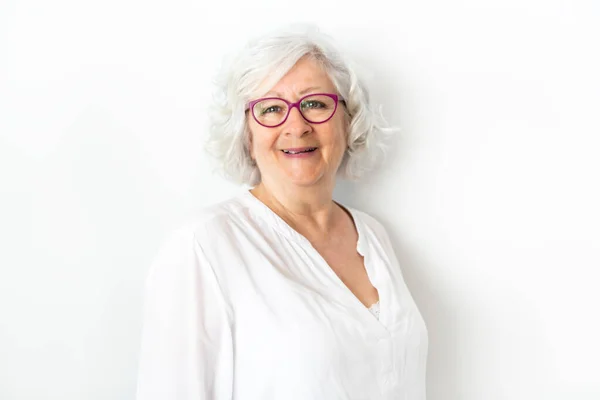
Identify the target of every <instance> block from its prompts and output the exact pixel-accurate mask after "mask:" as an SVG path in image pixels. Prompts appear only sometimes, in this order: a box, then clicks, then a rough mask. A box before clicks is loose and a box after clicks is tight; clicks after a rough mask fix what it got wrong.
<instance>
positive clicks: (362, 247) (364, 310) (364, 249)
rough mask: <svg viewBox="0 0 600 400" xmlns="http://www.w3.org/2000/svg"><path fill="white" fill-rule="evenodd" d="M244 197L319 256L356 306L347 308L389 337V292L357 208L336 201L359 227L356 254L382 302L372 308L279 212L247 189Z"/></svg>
mask: <svg viewBox="0 0 600 400" xmlns="http://www.w3.org/2000/svg"><path fill="white" fill-rule="evenodd" d="M241 197H242V198H243V199H246V200H247V202H248V203H249V205H250V206H254V209H258V210H259V211H260V217H261V218H264V219H266V220H268V221H266V222H268V223H269V225H272V226H273V227H274V228H275V229H276V230H277V231H278V232H279V233H281V234H283V235H285V236H286V237H287V238H288V239H290V240H292V241H294V242H296V243H298V244H299V245H301V246H302V247H304V248H306V249H308V250H309V251H311V252H313V253H314V254H315V255H316V257H317V258H318V259H319V260H320V261H321V262H322V264H323V265H324V266H326V267H327V274H329V275H330V278H331V279H332V280H333V281H334V282H335V283H336V286H338V287H339V289H340V291H341V292H343V293H345V295H346V297H349V298H350V299H351V300H350V301H351V302H353V303H354V305H353V306H351V305H348V306H349V307H351V308H352V309H354V310H357V313H358V315H360V317H361V318H362V319H363V320H367V321H369V323H375V324H376V326H378V327H379V329H383V331H380V332H381V333H382V334H384V335H387V334H389V331H388V327H387V326H386V324H384V321H383V317H384V315H383V314H385V311H384V308H383V307H382V306H381V303H382V302H381V300H382V297H386V298H387V296H386V295H385V294H384V293H383V292H384V291H385V290H386V288H385V287H384V285H383V284H381V283H382V282H380V281H379V280H378V279H377V277H378V274H377V271H376V270H374V267H373V265H372V263H371V262H370V261H371V259H370V254H369V251H368V243H367V237H366V234H365V232H364V228H363V225H362V221H361V220H360V218H359V217H358V215H357V211H356V210H355V209H354V208H352V207H348V206H345V205H342V204H340V203H339V202H337V201H335V200H334V202H335V203H336V204H337V205H339V206H340V207H341V208H342V209H345V210H347V211H348V213H349V214H350V216H351V218H352V220H353V223H354V226H355V228H356V232H357V234H358V239H357V241H356V251H357V252H358V253H359V254H360V255H361V256H363V257H364V266H365V270H366V272H367V276H368V278H369V280H370V281H371V284H372V285H373V287H375V289H377V292H378V295H379V300H378V301H377V302H375V303H374V304H372V305H371V306H369V307H367V306H365V305H364V304H363V303H362V302H361V301H360V300H359V299H358V297H356V295H355V294H354V293H352V291H351V290H350V288H348V286H346V284H345V283H344V282H343V281H342V280H341V279H340V277H339V276H338V275H337V274H336V273H335V271H334V270H333V269H332V268H331V266H330V265H329V264H328V263H327V261H326V260H325V258H324V257H323V256H322V255H321V254H320V253H319V252H318V251H317V249H316V248H315V247H314V246H313V245H312V243H311V242H310V241H309V240H308V239H307V238H306V237H305V236H303V235H302V234H301V233H300V232H298V231H296V230H295V229H294V228H292V227H291V226H290V225H289V224H288V223H287V222H285V220H284V219H283V218H281V217H280V216H279V215H278V214H277V213H275V212H274V211H273V210H272V209H271V208H269V207H268V206H267V205H266V204H265V203H263V202H262V201H260V200H259V199H258V198H257V197H256V196H254V194H252V193H251V192H250V190H245V191H244V192H243V193H242V195H241ZM372 307H377V308H378V316H375V315H374V314H373V312H372V310H371V308H372Z"/></svg>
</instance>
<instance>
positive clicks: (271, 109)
mask: <svg viewBox="0 0 600 400" xmlns="http://www.w3.org/2000/svg"><path fill="white" fill-rule="evenodd" d="M279 111H280V107H279V106H271V107H267V108H265V109H263V110H262V112H261V114H269V113H274V112H279Z"/></svg>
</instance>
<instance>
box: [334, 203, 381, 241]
mask: <svg viewBox="0 0 600 400" xmlns="http://www.w3.org/2000/svg"><path fill="white" fill-rule="evenodd" d="M344 207H346V208H347V209H349V210H350V212H351V213H352V216H353V217H354V218H355V219H358V221H355V223H360V224H361V225H362V226H364V227H365V228H366V229H367V230H368V231H370V232H372V233H374V234H376V235H377V236H382V235H385V236H387V231H386V229H385V227H384V226H383V224H382V223H381V222H380V221H379V219H378V218H377V217H375V216H374V215H373V214H372V213H370V212H367V211H364V210H359V209H356V208H354V207H349V206H344Z"/></svg>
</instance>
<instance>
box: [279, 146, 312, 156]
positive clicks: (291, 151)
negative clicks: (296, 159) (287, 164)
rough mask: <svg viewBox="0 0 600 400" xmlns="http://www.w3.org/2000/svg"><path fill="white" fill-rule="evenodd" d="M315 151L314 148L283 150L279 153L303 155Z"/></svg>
mask: <svg viewBox="0 0 600 400" xmlns="http://www.w3.org/2000/svg"><path fill="white" fill-rule="evenodd" d="M316 149H317V148H316V147H297V148H293V149H283V150H281V151H282V152H284V153H285V154H288V155H298V154H304V153H312V152H313V151H315V150H316Z"/></svg>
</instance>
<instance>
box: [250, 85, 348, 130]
mask: <svg viewBox="0 0 600 400" xmlns="http://www.w3.org/2000/svg"><path fill="white" fill-rule="evenodd" d="M338 102H342V103H344V104H346V103H345V101H344V100H343V99H342V98H341V97H340V96H338V95H337V94H333V93H312V94H309V95H306V96H304V97H302V98H301V99H300V100H298V101H297V102H295V103H290V102H289V101H287V100H285V99H282V98H279V97H265V98H262V99H257V100H253V101H251V102H249V103H248V104H247V106H246V111H248V110H251V111H252V116H253V117H254V120H255V121H256V122H257V123H259V124H260V125H262V126H264V127H267V128H275V127H277V126H279V125H282V124H283V123H284V122H285V121H286V120H287V119H288V116H289V115H290V111H291V110H292V108H294V107H296V108H297V109H298V111H300V114H301V115H302V117H303V118H304V119H305V120H306V121H308V122H310V123H311V124H322V123H324V122H327V121H329V120H330V119H331V117H333V115H334V114H335V111H336V110H337V106H338Z"/></svg>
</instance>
